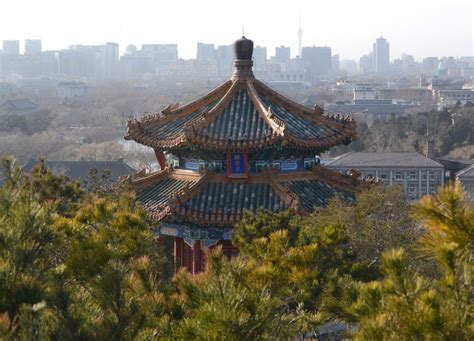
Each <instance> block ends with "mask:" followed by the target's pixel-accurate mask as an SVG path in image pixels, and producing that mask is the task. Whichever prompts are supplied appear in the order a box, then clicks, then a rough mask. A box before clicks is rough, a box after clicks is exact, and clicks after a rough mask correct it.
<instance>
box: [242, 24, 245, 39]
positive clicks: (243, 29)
mask: <svg viewBox="0 0 474 341" xmlns="http://www.w3.org/2000/svg"><path fill="white" fill-rule="evenodd" d="M242 37H245V26H242Z"/></svg>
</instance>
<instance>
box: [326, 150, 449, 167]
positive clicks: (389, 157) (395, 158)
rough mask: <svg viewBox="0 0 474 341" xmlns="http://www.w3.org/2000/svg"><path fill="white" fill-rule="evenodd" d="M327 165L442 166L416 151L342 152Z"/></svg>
mask: <svg viewBox="0 0 474 341" xmlns="http://www.w3.org/2000/svg"><path fill="white" fill-rule="evenodd" d="M326 165H327V166H328V167H332V168H336V167H351V168H365V167H381V168H382V167H383V168H397V167H400V168H404V167H426V168H442V167H443V166H442V165H441V164H439V163H438V162H436V161H433V160H432V159H430V158H428V157H426V156H424V155H421V154H418V153H367V152H355V153H347V154H344V155H342V156H340V157H338V158H336V159H334V160H333V161H331V162H328V163H327V164H326Z"/></svg>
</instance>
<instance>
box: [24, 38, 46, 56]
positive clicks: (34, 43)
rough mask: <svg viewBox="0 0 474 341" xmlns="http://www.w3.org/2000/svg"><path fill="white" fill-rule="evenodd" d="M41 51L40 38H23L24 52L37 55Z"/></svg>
mask: <svg viewBox="0 0 474 341" xmlns="http://www.w3.org/2000/svg"><path fill="white" fill-rule="evenodd" d="M41 51H42V48H41V39H26V40H25V54H26V55H38V54H40V53H41Z"/></svg>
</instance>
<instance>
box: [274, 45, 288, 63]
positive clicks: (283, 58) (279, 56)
mask: <svg viewBox="0 0 474 341" xmlns="http://www.w3.org/2000/svg"><path fill="white" fill-rule="evenodd" d="M290 59H291V54H290V48H289V47H286V46H280V47H277V48H276V49H275V61H276V62H278V63H288V62H289V61H290Z"/></svg>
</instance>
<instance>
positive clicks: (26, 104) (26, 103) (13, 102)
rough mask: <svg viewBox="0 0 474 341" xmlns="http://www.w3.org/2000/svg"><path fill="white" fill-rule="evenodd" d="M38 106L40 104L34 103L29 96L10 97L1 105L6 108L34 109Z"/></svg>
mask: <svg viewBox="0 0 474 341" xmlns="http://www.w3.org/2000/svg"><path fill="white" fill-rule="evenodd" d="M37 107H38V104H36V103H33V102H32V101H30V100H29V99H27V98H16V99H10V100H8V101H5V102H4V103H3V104H2V105H1V106H0V108H2V109H4V110H33V109H36V108H37Z"/></svg>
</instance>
